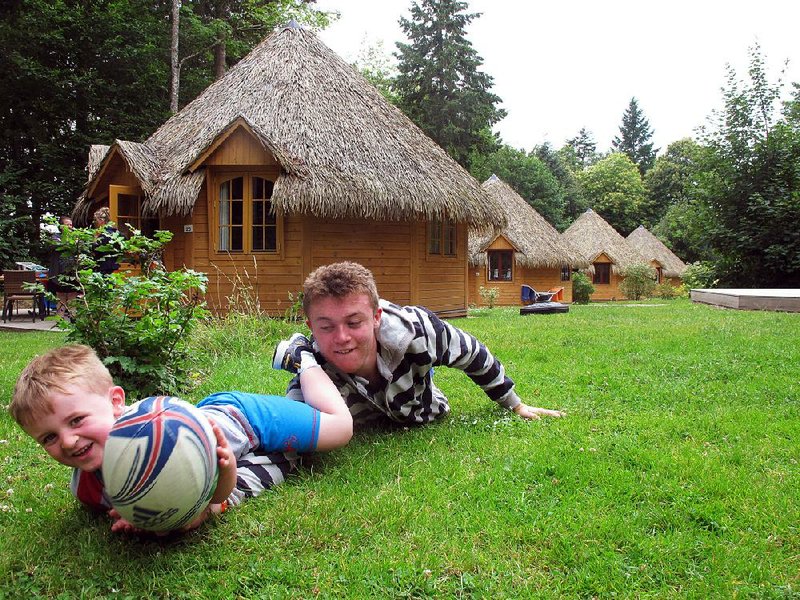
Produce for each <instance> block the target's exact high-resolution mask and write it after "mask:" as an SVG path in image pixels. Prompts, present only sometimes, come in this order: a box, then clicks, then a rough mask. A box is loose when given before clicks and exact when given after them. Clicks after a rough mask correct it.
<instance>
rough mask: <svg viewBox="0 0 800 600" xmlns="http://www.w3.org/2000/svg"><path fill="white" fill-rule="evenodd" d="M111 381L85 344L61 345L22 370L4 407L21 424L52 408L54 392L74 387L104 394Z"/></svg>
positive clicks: (105, 370)
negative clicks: (8, 401) (6, 407)
mask: <svg viewBox="0 0 800 600" xmlns="http://www.w3.org/2000/svg"><path fill="white" fill-rule="evenodd" d="M113 385H114V380H113V379H112V378H111V374H110V373H109V372H108V369H107V368H106V366H105V365H104V364H103V363H102V362H100V359H99V358H97V354H95V352H94V350H92V349H91V348H89V346H82V345H79V344H71V345H68V346H61V347H59V348H54V349H53V350H50V351H49V352H47V353H46V354H43V355H41V356H37V357H36V358H34V359H33V360H32V361H31V362H30V363H28V366H27V367H25V368H24V369H23V370H22V373H20V376H19V379H17V385H16V386H14V396H13V397H12V398H11V405H10V406H9V407H8V410H9V412H10V413H11V416H12V417H14V420H15V421H16V422H17V423H19V424H20V425H22V426H25V425H27V424H29V423H31V422H32V421H34V420H36V419H37V418H39V417H41V416H42V415H47V414H50V413H52V412H53V405H52V397H53V393H54V392H61V393H62V394H67V393H69V392H70V391H71V390H70V389H69V388H72V389H73V390H74V388H75V387H78V388H80V389H81V390H83V391H86V392H91V393H96V394H105V393H107V392H108V390H109V388H111V387H112V386H113Z"/></svg>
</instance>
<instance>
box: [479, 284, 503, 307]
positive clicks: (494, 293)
mask: <svg viewBox="0 0 800 600" xmlns="http://www.w3.org/2000/svg"><path fill="white" fill-rule="evenodd" d="M478 293H479V294H480V295H481V298H483V301H484V302H485V303H486V305H487V306H488V307H489V308H494V303H495V302H497V298H498V296H500V288H497V287H490V288H486V287H483V286H481V287H480V288H479V289H478Z"/></svg>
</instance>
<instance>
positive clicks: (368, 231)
mask: <svg viewBox="0 0 800 600" xmlns="http://www.w3.org/2000/svg"><path fill="white" fill-rule="evenodd" d="M307 219H308V223H307V229H306V231H307V236H308V239H306V240H305V242H306V245H307V246H308V248H309V254H310V264H309V271H308V272H311V271H313V270H314V269H316V268H317V267H320V266H322V265H327V264H330V263H335V262H340V261H343V260H351V261H354V262H357V263H360V264H362V265H364V266H365V267H367V268H368V269H369V270H370V271H372V274H373V275H374V276H375V283H376V284H377V286H378V294H379V295H380V296H381V298H385V299H386V300H389V301H391V302H395V303H397V304H411V302H412V300H411V298H412V284H411V282H412V271H413V260H412V249H413V248H412V244H411V239H412V236H413V224H412V223H409V222H392V221H372V220H370V221H364V220H361V219H337V220H328V219H318V218H315V217H307Z"/></svg>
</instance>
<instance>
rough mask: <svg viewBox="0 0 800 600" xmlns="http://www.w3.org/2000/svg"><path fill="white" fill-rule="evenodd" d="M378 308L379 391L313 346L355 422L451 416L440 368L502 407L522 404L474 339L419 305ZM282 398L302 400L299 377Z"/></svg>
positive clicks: (424, 420)
mask: <svg viewBox="0 0 800 600" xmlns="http://www.w3.org/2000/svg"><path fill="white" fill-rule="evenodd" d="M380 306H381V309H382V310H383V313H382V315H381V324H380V328H379V330H378V335H377V339H378V372H379V373H380V375H381V377H382V378H383V380H384V382H383V385H382V386H381V387H380V388H377V389H376V388H375V387H372V386H370V385H369V382H368V381H367V380H366V379H364V378H363V377H359V376H357V375H348V374H346V373H342V372H341V371H340V370H339V369H337V368H336V367H334V366H333V365H332V364H330V363H327V362H326V361H325V359H324V358H323V357H322V355H321V354H320V353H319V351H318V347H317V346H316V344H315V345H314V350H315V356H316V358H317V361H319V363H320V365H321V366H322V368H323V369H325V372H326V373H327V374H328V375H329V376H330V378H331V380H333V383H334V384H335V385H336V387H337V388H338V389H339V393H340V394H341V395H342V398H344V400H345V402H346V403H347V406H348V407H349V408H350V413H351V414H352V415H353V420H354V421H355V422H356V423H366V422H369V421H375V420H377V419H384V418H386V417H388V418H389V419H391V420H392V421H395V422H397V423H405V424H422V423H429V422H431V421H433V420H435V419H437V418H439V417H441V416H442V415H445V414H447V413H448V412H450V405H449V404H448V401H447V398H446V397H445V395H444V394H443V393H442V392H441V390H440V389H439V388H437V387H436V385H434V383H433V377H432V376H433V372H432V368H433V367H438V366H446V367H452V368H455V369H460V370H462V371H464V372H465V373H466V374H467V376H469V378H470V379H472V381H474V382H475V383H476V384H477V385H479V386H480V387H481V389H483V391H484V392H485V393H486V395H487V396H489V398H491V399H492V400H494V401H495V402H497V403H498V404H499V405H501V406H504V407H505V408H508V409H513V408H514V407H515V406H517V405H518V404H519V403H520V399H519V397H518V396H517V394H516V392H514V382H513V381H512V380H511V379H509V378H508V377H506V374H505V369H504V368H503V365H502V364H501V363H500V361H499V360H497V359H496V358H495V357H494V356H492V354H491V353H490V352H489V350H488V349H487V348H486V346H484V345H483V344H482V343H481V342H479V341H478V340H477V339H475V338H474V337H473V336H471V335H470V334H468V333H466V332H465V331H462V330H461V329H459V328H458V327H453V326H452V325H450V324H449V323H447V322H445V321H442V320H441V319H440V318H439V317H437V316H436V315H435V314H433V313H432V312H430V311H429V310H428V309H426V308H423V307H421V306H398V305H396V304H392V303H391V302H387V301H386V300H381V301H380ZM286 395H287V396H288V397H289V398H292V399H294V400H300V401H302V399H303V394H302V391H301V390H300V380H299V378H298V377H295V378H294V379H292V381H291V382H290V383H289V387H288V389H287V391H286Z"/></svg>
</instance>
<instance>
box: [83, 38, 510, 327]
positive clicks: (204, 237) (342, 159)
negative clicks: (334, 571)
mask: <svg viewBox="0 0 800 600" xmlns="http://www.w3.org/2000/svg"><path fill="white" fill-rule="evenodd" d="M102 205H108V206H109V208H110V209H111V214H112V219H113V220H114V221H115V222H116V223H117V224H118V226H119V227H120V230H123V229H124V225H125V224H126V223H130V224H132V225H134V226H136V227H138V228H141V229H142V230H143V231H145V232H147V231H152V230H154V229H169V230H170V231H172V232H173V233H174V235H175V237H174V239H173V241H172V242H171V243H170V244H169V246H168V248H167V253H166V256H165V263H166V265H167V267H168V268H173V269H174V268H180V267H184V266H185V267H188V268H191V269H195V270H198V271H202V272H204V273H206V274H207V275H208V278H209V286H208V292H207V294H206V299H207V301H208V303H209V305H210V307H211V308H212V309H213V310H215V311H217V312H225V311H226V310H228V308H229V306H230V302H231V300H230V299H231V298H232V297H233V296H234V295H235V294H234V292H235V290H236V289H237V288H238V289H239V290H241V289H242V288H243V287H249V288H251V289H252V292H253V294H254V295H255V296H256V297H257V299H258V302H259V305H260V307H261V308H262V309H263V310H266V311H267V312H269V313H271V314H274V315H280V314H283V313H284V312H285V311H286V309H287V308H288V307H289V306H290V304H291V299H290V295H294V296H295V297H296V294H297V292H299V291H300V290H301V289H302V285H303V281H304V279H305V277H306V276H307V275H308V274H309V273H310V272H311V271H312V270H313V269H315V268H316V267H318V266H320V265H323V264H327V263H331V262H336V261H341V260H354V261H358V262H360V263H362V264H364V265H365V266H366V267H368V268H369V269H371V270H372V272H373V273H374V275H375V278H376V281H377V283H378V290H379V292H380V294H381V296H382V297H384V298H386V299H388V300H391V301H393V302H397V303H401V304H422V305H425V306H427V307H428V308H430V309H431V310H434V311H436V312H438V313H439V314H441V315H444V316H456V315H465V314H466V310H467V306H468V294H469V289H468V286H469V283H468V278H467V272H468V271H467V258H468V250H467V243H468V230H469V229H470V228H482V227H489V228H492V227H502V226H504V225H505V216H504V213H503V212H502V210H501V209H500V207H498V206H497V205H496V203H495V202H494V201H493V200H492V199H491V198H490V197H489V196H487V194H486V193H485V191H484V190H483V188H482V187H481V186H480V184H479V183H478V182H477V181H476V180H475V179H474V178H473V177H472V176H470V175H469V173H467V172H466V171H465V170H464V169H463V168H462V167H461V166H460V165H458V164H457V163H456V162H455V161H453V160H452V159H451V158H450V157H449V156H448V155H447V154H446V153H445V152H444V150H442V149H441V148H440V147H439V146H438V145H437V144H436V143H434V142H433V141H432V140H431V139H430V138H428V137H427V136H426V135H425V134H424V133H422V131H421V130H420V129H419V128H417V127H416V126H415V125H414V124H413V123H412V122H411V121H410V120H409V119H408V118H407V117H406V116H405V115H403V113H402V112H400V111H399V110H398V109H397V108H395V107H394V106H392V105H391V104H390V103H389V102H387V101H386V100H385V99H384V98H383V96H381V94H380V93H379V92H378V91H377V90H376V89H375V88H374V87H372V86H371V85H370V84H369V83H368V82H367V81H366V80H365V79H364V78H363V77H362V76H361V75H360V74H359V73H357V72H356V70H355V69H353V67H352V66H351V65H349V64H347V63H346V62H345V61H344V60H342V59H341V58H339V57H338V56H337V55H336V54H335V53H334V52H333V51H331V50H330V49H329V48H328V47H327V46H325V45H324V44H323V43H322V42H321V41H320V40H319V39H318V38H317V37H316V36H315V35H314V34H313V33H312V32H310V31H307V30H305V29H302V28H300V27H297V26H296V25H294V24H293V25H290V26H288V27H285V28H282V29H280V30H277V31H276V32H274V33H273V34H272V35H270V36H269V37H267V38H266V39H265V40H264V41H263V42H261V44H259V45H258V46H257V47H256V48H255V49H254V50H253V51H252V52H251V53H250V54H249V55H248V56H246V57H245V58H243V59H242V60H241V61H240V62H239V63H238V64H237V65H235V66H234V67H233V68H231V69H230V71H229V72H228V73H227V74H226V75H225V76H224V77H223V78H221V79H219V80H218V81H216V82H214V83H213V84H212V85H211V86H209V87H208V89H206V90H205V91H204V92H203V93H202V94H201V95H200V96H198V97H197V98H196V99H195V100H193V101H192V102H191V103H189V104H187V105H186V106H185V107H184V108H183V109H182V110H181V111H180V112H178V113H177V114H175V115H173V116H172V117H171V118H170V119H169V120H168V121H167V122H166V123H164V124H163V125H162V126H161V127H160V128H159V129H158V130H157V131H156V132H155V133H153V135H152V136H150V138H149V139H147V140H146V141H145V142H144V143H135V142H128V141H121V140H118V141H116V142H114V143H113V144H112V145H110V146H95V147H93V148H92V150H91V151H90V160H89V181H88V184H87V187H86V189H85V191H84V193H83V195H82V197H81V198H80V200H79V201H78V204H77V205H76V208H75V211H74V213H73V214H74V217H75V222H76V224H78V225H87V224H88V222H89V221H90V219H91V215H92V213H93V212H94V210H95V209H96V208H97V207H98V206H102Z"/></svg>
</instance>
